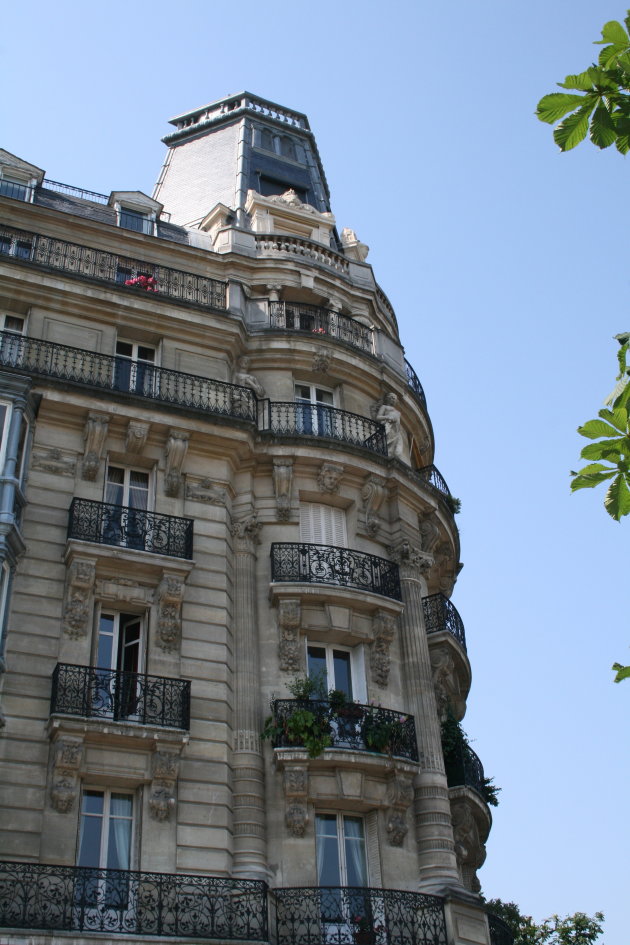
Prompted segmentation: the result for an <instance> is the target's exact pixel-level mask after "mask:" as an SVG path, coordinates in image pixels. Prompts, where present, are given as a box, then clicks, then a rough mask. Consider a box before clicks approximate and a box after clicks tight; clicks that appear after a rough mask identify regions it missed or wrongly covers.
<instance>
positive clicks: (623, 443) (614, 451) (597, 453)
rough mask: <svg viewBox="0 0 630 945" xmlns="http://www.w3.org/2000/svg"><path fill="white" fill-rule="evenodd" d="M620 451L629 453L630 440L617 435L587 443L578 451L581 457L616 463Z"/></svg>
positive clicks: (619, 456) (619, 457)
mask: <svg viewBox="0 0 630 945" xmlns="http://www.w3.org/2000/svg"><path fill="white" fill-rule="evenodd" d="M622 453H630V440H628V438H627V437H618V438H617V439H616V440H602V441H601V442H600V443H589V444H588V446H585V447H584V448H583V449H582V451H581V452H580V456H581V457H582V459H605V460H606V461H607V462H609V463H615V465H617V464H618V463H620V462H621V455H622Z"/></svg>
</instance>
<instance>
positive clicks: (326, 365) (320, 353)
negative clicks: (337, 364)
mask: <svg viewBox="0 0 630 945" xmlns="http://www.w3.org/2000/svg"><path fill="white" fill-rule="evenodd" d="M315 331H316V332H317V331H318V329H317V328H316V329H315ZM322 333H323V332H322ZM331 362H332V353H331V352H330V351H328V350H327V349H326V348H318V349H317V351H316V352H315V354H314V355H313V366H312V371H313V374H328V371H329V369H330V365H331Z"/></svg>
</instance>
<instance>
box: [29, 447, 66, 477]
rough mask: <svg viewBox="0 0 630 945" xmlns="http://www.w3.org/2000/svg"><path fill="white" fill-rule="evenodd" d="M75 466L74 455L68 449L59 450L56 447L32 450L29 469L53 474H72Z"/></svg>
mask: <svg viewBox="0 0 630 945" xmlns="http://www.w3.org/2000/svg"><path fill="white" fill-rule="evenodd" d="M76 468H77V462H76V455H75V453H73V452H70V451H69V450H60V449H57V448H56V447H50V449H36V450H33V460H32V463H31V469H38V470H40V472H47V473H53V475H55V476H74V474H75V472H76Z"/></svg>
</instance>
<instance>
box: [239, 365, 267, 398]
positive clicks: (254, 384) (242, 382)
mask: <svg viewBox="0 0 630 945" xmlns="http://www.w3.org/2000/svg"><path fill="white" fill-rule="evenodd" d="M232 382H233V383H234V384H238V386H239V387H249V389H250V390H253V391H254V393H255V394H256V396H257V397H264V396H265V388H264V387H263V386H262V384H261V383H260V381H259V380H258V379H257V378H256V377H254V375H253V374H250V373H249V358H239V359H238V361H237V362H236V368H235V370H234V375H233V377H232Z"/></svg>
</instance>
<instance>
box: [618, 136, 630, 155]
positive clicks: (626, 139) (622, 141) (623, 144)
mask: <svg viewBox="0 0 630 945" xmlns="http://www.w3.org/2000/svg"><path fill="white" fill-rule="evenodd" d="M615 147H616V148H617V150H618V151H619V153H620V154H627V153H628V151H630V134H627V135H625V134H624V135H619V134H618V135H617V140H616V141H615Z"/></svg>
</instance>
